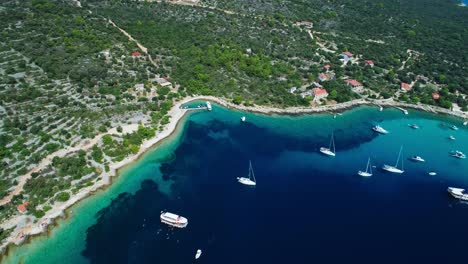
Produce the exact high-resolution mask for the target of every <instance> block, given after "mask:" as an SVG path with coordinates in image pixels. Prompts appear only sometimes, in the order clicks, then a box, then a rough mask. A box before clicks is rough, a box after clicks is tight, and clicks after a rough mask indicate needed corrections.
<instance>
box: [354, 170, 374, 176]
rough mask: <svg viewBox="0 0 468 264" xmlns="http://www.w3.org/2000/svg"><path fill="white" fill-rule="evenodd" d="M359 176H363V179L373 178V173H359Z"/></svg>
mask: <svg viewBox="0 0 468 264" xmlns="http://www.w3.org/2000/svg"><path fill="white" fill-rule="evenodd" d="M357 174H358V175H359V176H362V177H370V176H372V173H369V172H365V171H358V173H357Z"/></svg>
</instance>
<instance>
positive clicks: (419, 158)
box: [410, 156, 425, 162]
mask: <svg viewBox="0 0 468 264" xmlns="http://www.w3.org/2000/svg"><path fill="white" fill-rule="evenodd" d="M410 159H411V160H412V161H417V162H425V160H424V159H423V158H421V157H420V156H413V157H411V158H410Z"/></svg>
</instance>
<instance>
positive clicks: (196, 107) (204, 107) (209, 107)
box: [180, 104, 211, 111]
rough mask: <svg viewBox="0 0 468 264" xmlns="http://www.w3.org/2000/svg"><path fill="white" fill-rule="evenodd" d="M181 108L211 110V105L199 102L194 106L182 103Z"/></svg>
mask: <svg viewBox="0 0 468 264" xmlns="http://www.w3.org/2000/svg"><path fill="white" fill-rule="evenodd" d="M180 109H184V110H187V111H194V110H208V111H211V105H208V104H207V105H204V104H199V105H194V106H188V105H181V106H180Z"/></svg>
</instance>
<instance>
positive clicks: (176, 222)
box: [161, 212, 188, 228]
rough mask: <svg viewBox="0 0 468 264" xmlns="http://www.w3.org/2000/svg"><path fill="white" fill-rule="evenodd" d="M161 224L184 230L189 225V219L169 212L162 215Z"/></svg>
mask: <svg viewBox="0 0 468 264" xmlns="http://www.w3.org/2000/svg"><path fill="white" fill-rule="evenodd" d="M161 222H163V223H165V224H168V225H170V226H175V227H178V228H184V227H186V226H187V225H188V220H187V218H185V217H183V216H180V215H176V214H173V213H169V212H163V213H162V214H161Z"/></svg>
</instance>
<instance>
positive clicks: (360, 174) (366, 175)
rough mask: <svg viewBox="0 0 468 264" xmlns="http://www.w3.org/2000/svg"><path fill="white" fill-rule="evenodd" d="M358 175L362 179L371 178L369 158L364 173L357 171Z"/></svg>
mask: <svg viewBox="0 0 468 264" xmlns="http://www.w3.org/2000/svg"><path fill="white" fill-rule="evenodd" d="M358 175H359V176H362V177H370V176H372V166H371V164H370V157H369V159H368V160H367V165H366V171H358Z"/></svg>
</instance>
